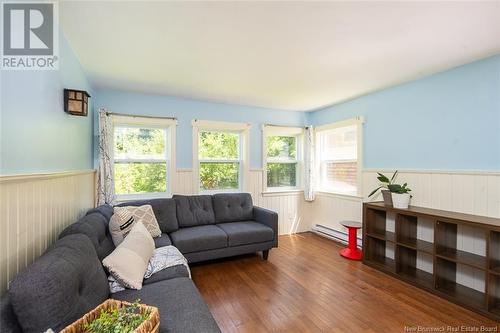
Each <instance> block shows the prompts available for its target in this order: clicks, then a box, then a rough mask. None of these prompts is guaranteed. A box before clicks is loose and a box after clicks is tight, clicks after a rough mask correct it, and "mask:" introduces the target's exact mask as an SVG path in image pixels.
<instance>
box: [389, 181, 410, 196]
mask: <svg viewBox="0 0 500 333" xmlns="http://www.w3.org/2000/svg"><path fill="white" fill-rule="evenodd" d="M387 187H388V188H389V191H391V192H392V193H399V194H404V193H409V192H410V191H411V189H410V188H409V187H408V184H407V183H404V184H403V185H399V184H390V185H388V186H387ZM410 197H411V195H410Z"/></svg>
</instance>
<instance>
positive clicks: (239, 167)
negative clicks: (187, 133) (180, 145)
mask: <svg viewBox="0 0 500 333" xmlns="http://www.w3.org/2000/svg"><path fill="white" fill-rule="evenodd" d="M192 124H193V169H194V180H195V186H196V188H197V189H198V191H199V192H202V193H210V192H238V191H244V189H245V187H246V185H247V182H248V179H249V168H248V160H249V157H248V156H249V150H248V145H249V142H248V141H249V129H250V125H248V124H242V123H226V122H215V121H200V120H194V121H193V123H192Z"/></svg>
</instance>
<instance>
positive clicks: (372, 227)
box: [366, 209, 396, 242]
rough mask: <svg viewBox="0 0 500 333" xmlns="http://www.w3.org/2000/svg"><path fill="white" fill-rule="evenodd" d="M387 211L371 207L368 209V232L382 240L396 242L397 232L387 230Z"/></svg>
mask: <svg viewBox="0 0 500 333" xmlns="http://www.w3.org/2000/svg"><path fill="white" fill-rule="evenodd" d="M386 216H387V215H386V212H385V211H382V210H377V209H369V210H368V211H367V219H368V220H369V221H370V223H369V227H368V230H366V232H367V233H368V234H369V235H370V236H372V237H376V238H378V239H380V240H387V241H390V242H395V238H396V237H395V234H394V232H392V231H389V230H387V223H386Z"/></svg>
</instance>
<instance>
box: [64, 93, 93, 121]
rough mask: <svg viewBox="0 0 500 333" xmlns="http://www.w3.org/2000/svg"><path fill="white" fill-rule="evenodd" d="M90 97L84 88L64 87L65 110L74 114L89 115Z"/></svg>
mask: <svg viewBox="0 0 500 333" xmlns="http://www.w3.org/2000/svg"><path fill="white" fill-rule="evenodd" d="M89 97H90V95H89V93H88V92H86V91H84V90H75V89H64V111H65V112H66V113H69V114H71V115H74V116H87V114H88V108H89Z"/></svg>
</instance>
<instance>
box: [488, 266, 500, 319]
mask: <svg viewBox="0 0 500 333" xmlns="http://www.w3.org/2000/svg"><path fill="white" fill-rule="evenodd" d="M489 279H490V280H489V292H488V311H489V312H491V313H493V314H496V315H497V316H500V276H499V275H494V274H490V276H489Z"/></svg>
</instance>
